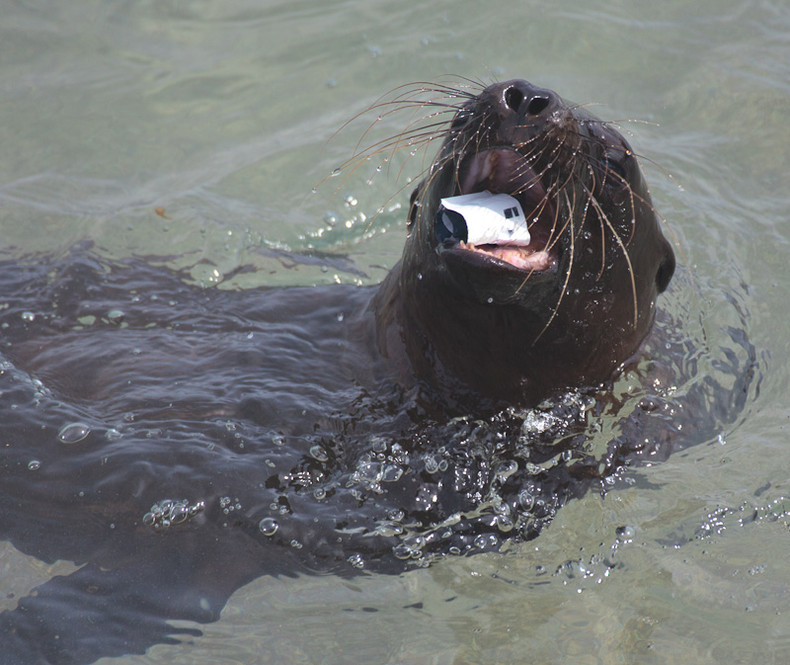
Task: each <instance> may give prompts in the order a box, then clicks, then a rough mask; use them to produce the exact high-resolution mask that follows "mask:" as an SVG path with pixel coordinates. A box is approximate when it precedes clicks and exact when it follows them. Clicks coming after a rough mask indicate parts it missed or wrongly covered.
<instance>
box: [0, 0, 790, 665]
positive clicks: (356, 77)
mask: <svg viewBox="0 0 790 665" xmlns="http://www.w3.org/2000/svg"><path fill="white" fill-rule="evenodd" d="M788 34H790V8H788V7H787V6H786V4H785V3H782V2H778V1H777V2H745V1H732V2H712V1H710V0H709V1H707V2H698V3H695V4H693V5H688V4H686V3H681V2H676V1H675V2H669V3H662V4H660V5H656V4H652V5H648V4H644V3H642V4H638V5H635V6H634V5H628V4H624V3H618V2H593V3H590V2H585V3H581V2H576V1H571V0H567V1H563V2H558V3H553V4H552V5H551V7H548V6H547V5H545V3H538V2H525V3H519V5H518V6H517V7H514V6H512V5H511V4H510V3H500V2H494V3H487V4H486V5H485V6H482V5H480V4H479V3H473V2H468V1H463V2H449V1H448V2H445V1H439V2H433V3H414V2H386V1H376V2H369V1H368V2H359V1H351V2H345V3H340V2H337V3H334V2H333V3H319V2H315V1H314V0H313V1H312V2H309V1H308V2H283V3H275V2H267V3H254V2H243V1H242V0H233V1H230V2H224V3H221V4H216V3H208V2H192V3H175V2H160V3H135V4H130V3H121V2H109V3H108V2H87V1H82V2H74V3H69V4H56V3H45V2H40V3H34V4H30V3H27V4H25V5H24V6H22V5H21V4H19V5H14V6H11V7H7V8H6V9H5V11H4V18H3V24H2V27H0V86H2V91H3V99H4V103H3V105H2V107H0V133H1V136H2V144H3V146H4V150H3V153H2V156H0V229H2V240H1V241H2V244H3V248H4V249H5V250H6V252H7V256H11V257H14V256H16V257H20V258H21V257H23V256H26V255H29V254H30V253H31V252H37V251H46V252H49V253H51V254H53V255H64V254H65V253H67V252H68V251H69V250H70V248H71V247H73V246H74V245H75V244H76V243H78V242H82V241H85V240H89V241H91V242H92V243H93V247H94V251H95V252H96V253H97V254H100V255H102V256H105V257H107V258H109V259H124V258H127V257H131V256H139V255H143V256H150V255H156V256H159V257H161V259H160V260H161V262H163V263H165V264H167V265H170V266H171V267H174V268H185V269H186V270H187V272H188V275H189V277H190V278H191V280H192V281H193V282H194V283H197V284H205V285H207V286H209V287H212V286H213V288H217V287H218V288H231V287H254V286H261V285H266V286H272V285H285V284H287V285H292V284H307V285H309V284H314V283H330V282H335V281H339V282H345V283H355V282H361V283H365V284H367V283H375V282H377V281H378V280H380V279H381V277H382V276H383V275H384V274H385V272H386V270H387V269H388V268H389V267H390V266H392V265H393V264H394V262H395V261H396V260H397V258H398V257H399V255H400V249H401V243H402V237H403V234H404V233H405V227H404V223H403V209H402V207H403V206H404V205H405V204H406V201H407V200H408V192H409V187H408V183H407V182H406V180H405V179H404V177H402V178H401V179H400V180H396V178H395V175H396V173H393V172H392V171H394V170H395V169H390V173H389V174H388V173H387V172H386V171H385V172H382V173H381V174H376V176H375V177H374V178H373V179H372V182H371V183H370V184H368V183H367V180H368V178H369V176H371V175H372V171H373V170H374V169H371V171H370V172H366V171H364V169H362V170H361V171H360V172H359V173H358V174H356V175H355V176H354V177H352V178H350V179H349V180H343V179H342V178H331V179H329V180H328V181H326V182H325V183H323V184H322V185H321V186H319V187H318V191H317V193H316V194H312V193H311V190H312V188H313V187H314V186H316V185H318V184H319V183H320V182H321V181H322V179H323V178H324V177H325V176H326V175H327V174H329V173H331V172H332V170H333V169H334V168H335V167H336V166H337V165H338V164H339V163H342V161H344V160H345V159H346V158H347V157H348V156H349V155H350V154H351V153H352V152H353V151H354V149H355V146H356V143H357V140H358V138H359V136H360V134H361V132H362V131H364V128H365V126H366V124H365V123H362V124H361V125H354V126H353V127H350V128H348V129H347V130H344V131H342V132H341V133H340V134H339V135H336V136H335V135H334V132H335V130H336V129H337V128H338V127H340V126H341V125H342V124H343V123H344V122H345V121H346V120H347V119H348V118H349V117H350V116H352V115H353V114H354V113H356V112H358V111H361V110H362V109H364V108H366V107H367V106H368V105H370V104H371V103H372V102H374V101H375V100H376V99H377V98H378V97H379V95H381V94H382V93H384V92H386V91H387V90H389V89H391V88H394V87H396V86H398V85H401V84H403V83H406V82H409V81H414V80H423V79H429V80H430V79H436V78H437V77H440V76H443V75H447V74H454V75H459V76H466V77H471V78H476V79H482V80H484V81H490V80H493V79H505V78H510V77H523V78H527V79H529V80H531V81H533V82H535V83H537V84H539V85H544V86H547V87H551V88H553V89H555V90H557V91H558V92H559V93H560V94H562V95H563V96H565V97H567V98H570V99H573V100H575V101H578V102H580V103H589V104H591V105H594V106H592V110H593V111H594V112H595V113H596V114H597V115H599V116H602V117H604V118H607V119H611V120H615V121H618V122H619V124H620V127H621V129H622V130H623V131H624V132H625V133H626V134H627V135H628V137H629V140H630V141H631V142H632V144H633V145H634V147H635V149H636V150H637V151H638V152H639V153H640V154H641V155H644V158H643V162H642V163H643V165H644V167H645V169H646V171H647V173H648V178H649V181H650V183H651V187H652V194H653V198H654V202H655V204H656V206H657V208H658V209H659V210H660V211H661V212H662V214H663V215H664V216H665V217H666V219H667V223H668V231H667V232H668V233H669V234H670V235H672V236H674V240H675V242H676V247H677V249H678V257H679V261H680V263H681V264H682V265H681V271H680V275H679V279H677V280H676V282H675V283H674V284H673V287H672V289H671V290H670V294H669V296H668V297H667V298H665V299H663V300H662V306H663V307H665V308H666V309H667V310H668V311H669V313H671V314H672V315H676V316H681V315H682V317H683V318H684V320H685V321H686V322H687V326H688V333H689V335H690V336H693V337H694V338H695V339H705V341H706V344H707V345H708V347H709V348H710V349H713V350H714V351H713V352H712V353H711V354H710V356H709V358H718V357H720V355H721V354H720V353H718V352H717V351H716V350H718V349H722V348H724V349H729V348H731V347H732V346H733V342H732V337H731V335H730V331H731V329H732V328H737V329H739V330H741V331H742V332H744V333H745V335H746V337H747V338H748V340H749V341H750V343H751V344H753V345H754V347H755V349H756V360H757V363H758V365H757V369H756V370H755V371H756V373H757V375H758V377H757V378H758V380H756V381H755V382H753V383H752V384H751V386H752V388H751V391H750V393H749V394H748V395H746V396H745V400H743V401H741V402H738V401H737V400H736V403H741V404H742V405H743V406H742V408H741V409H740V410H739V411H738V413H735V414H729V415H731V416H732V417H724V416H726V415H727V414H724V416H723V417H722V419H721V420H722V422H723V423H724V422H726V423H727V424H726V426H723V427H722V428H721V429H720V431H718V432H716V433H715V435H711V436H710V437H709V438H708V439H706V440H705V441H702V442H699V443H698V444H697V445H694V446H691V447H689V448H686V449H685V450H684V451H683V452H680V453H678V454H675V455H672V456H670V457H669V458H668V459H667V460H664V461H661V462H660V463H657V464H655V465H652V466H648V467H641V468H638V469H634V470H633V471H632V472H630V473H629V474H628V475H627V476H626V478H625V479H624V480H623V481H622V482H621V483H620V484H619V485H617V486H615V487H613V488H611V489H610V491H609V492H608V493H606V494H605V495H604V496H601V495H599V494H595V493H589V494H587V495H586V496H585V497H584V498H582V499H581V500H578V501H573V502H571V503H569V504H568V505H567V506H565V507H564V509H563V510H561V511H560V513H559V515H558V517H557V519H556V520H555V521H554V522H553V523H552V524H551V526H550V527H549V528H548V529H546V530H545V531H544V532H543V533H542V534H541V536H540V537H539V538H538V539H537V540H535V541H532V542H529V543H526V544H523V545H520V546H518V547H516V548H514V549H513V550H512V551H509V552H507V553H503V554H499V553H489V554H483V555H479V556H473V557H467V558H453V559H449V560H445V561H442V562H440V563H439V564H438V565H435V566H433V567H431V568H428V569H425V570H416V571H410V572H408V573H406V574H403V575H400V576H379V575H371V576H364V577H360V578H355V579H353V580H344V579H341V578H338V577H333V576H325V577H313V576H303V577H298V578H295V579H293V578H281V579H278V578H274V577H262V578H259V579H257V580H255V581H254V582H252V583H250V584H249V585H247V586H246V587H244V588H242V589H241V590H239V591H238V592H237V593H236V594H235V595H234V596H233V597H232V598H231V600H230V602H229V603H228V605H227V606H226V607H225V609H224V611H223V616H222V619H221V620H220V621H219V622H218V623H215V624H210V625H208V626H204V627H202V629H203V632H204V636H203V637H200V638H196V639H194V640H193V641H192V643H190V644H182V645H160V646H156V647H154V648H152V649H151V650H150V651H149V653H148V654H147V655H146V656H128V657H123V658H119V659H115V660H112V659H107V660H105V661H103V662H104V663H107V664H109V663H110V662H117V663H199V662H207V663H208V662H211V663H256V662H262V663H319V662H320V663H345V662H380V663H424V662H434V663H465V662H470V663H471V662H474V663H495V662H514V663H521V662H524V663H538V662H540V663H544V662H545V663H578V664H586V663H609V662H641V663H652V662H655V663H694V664H706V663H736V662H743V661H746V662H786V661H787V660H788V658H790V620H788V613H787V603H788V598H790V596H789V595H788V593H789V591H788V580H790V566H789V565H788V563H787V557H786V551H787V540H788V517H787V514H786V512H787V510H788V509H790V503H788V501H790V500H788V499H786V498H785V497H786V496H787V495H788V488H787V484H788V480H787V474H786V473H785V472H784V469H786V468H787V467H788V463H790V453H788V452H787V451H786V448H787V445H786V444H787V428H788V422H789V421H788V418H790V409H788V406H787V395H788V379H789V378H790V371H788V369H787V366H786V363H785V362H783V359H784V358H786V357H787V356H788V351H790V349H789V348H788V346H790V344H789V343H788V336H787V334H786V329H787V316H786V299H787V298H786V293H787V289H788V286H789V284H788V278H787V277H786V264H787V257H788V249H789V247H788V246H789V245H790V232H788V227H787V224H786V220H787V213H786V211H787V210H788V209H790V200H788V199H789V198H790V194H789V193H788V189H787V186H786V183H787V174H788V166H790V164H789V161H790V160H789V157H790V144H789V143H788V142H787V141H785V140H784V139H783V138H782V137H783V136H784V135H785V134H786V131H785V124H786V119H787V117H790V84H788V81H790V71H788V70H789V69H790V64H788V63H790V44H788V37H787V35H788ZM407 121H408V120H407ZM403 123H404V120H403V119H402V118H400V119H399V118H395V117H392V118H389V117H388V118H386V119H385V120H383V121H382V123H380V124H381V125H382V127H381V132H382V135H383V134H386V133H387V132H390V133H394V132H397V131H399V130H400V129H402V127H403ZM419 159H420V158H419V157H418V158H416V160H415V161H413V162H412V164H414V166H415V168H414V172H417V171H419V170H420V168H421V165H420V162H419ZM408 175H409V174H408V173H407V172H404V176H408ZM398 205H400V206H401V208H400V209H398ZM380 207H384V208H385V211H384V212H383V213H381V214H378V215H376V211H377V210H378V209H379V208H380ZM374 216H375V220H374V221H373V223H370V220H371V218H373V217H374ZM335 220H336V221H335ZM279 250H288V251H291V252H304V251H308V250H314V251H318V252H321V253H324V252H325V253H328V254H329V255H330V257H329V258H328V259H326V260H324V261H320V262H317V263H316V262H312V263H311V262H306V263H294V262H293V261H290V260H287V259H286V258H284V257H283V255H282V254H280V253H279ZM240 266H250V267H253V268H255V270H245V271H243V272H241V273H238V272H236V270H237V269H238V268H239V267H240ZM706 362H707V363H708V364H707V365H706ZM716 371H717V368H716V367H715V366H712V364H711V361H710V360H705V359H704V358H703V361H702V363H701V365H700V367H699V372H700V373H701V375H703V376H704V375H705V374H706V373H709V374H713V373H714V372H716ZM690 436H691V437H692V438H693V434H691V435H690ZM624 526H627V527H628V530H627V531H625V532H623V531H622V530H620V531H618V529H622V527H624ZM623 534H625V536H626V537H623ZM607 556H608V557H612V556H613V557H614V558H615V559H616V561H617V566H616V567H614V568H609V567H607V566H604V565H601V564H600V563H599V562H600V561H601V560H602V559H603V557H607ZM0 566H1V567H2V568H1V570H2V577H1V578H0V579H1V580H2V590H3V592H4V594H3V596H4V598H3V600H2V601H0V602H1V603H2V607H3V608H10V607H13V606H14V605H15V602H16V599H17V598H19V597H22V596H24V595H27V594H28V593H29V592H30V590H31V589H33V588H34V587H35V586H37V585H38V584H40V583H42V582H44V581H46V580H48V579H50V578H51V577H53V576H55V575H59V574H68V573H70V572H71V571H72V570H73V569H74V566H73V564H70V563H68V562H66V561H58V562H57V563H54V564H52V565H45V564H43V563H41V562H40V561H38V560H37V559H34V558H32V557H27V556H25V555H23V554H21V553H19V552H18V551H16V550H15V549H14V548H13V547H12V546H10V545H9V544H3V546H2V548H1V549H0ZM189 627H192V626H191V625H190V626H189Z"/></svg>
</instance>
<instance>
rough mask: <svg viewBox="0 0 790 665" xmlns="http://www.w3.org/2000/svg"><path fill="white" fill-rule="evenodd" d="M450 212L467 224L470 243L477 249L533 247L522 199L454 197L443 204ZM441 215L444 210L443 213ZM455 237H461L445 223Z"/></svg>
mask: <svg viewBox="0 0 790 665" xmlns="http://www.w3.org/2000/svg"><path fill="white" fill-rule="evenodd" d="M441 204H442V206H443V207H444V208H445V209H447V210H452V211H453V212H455V213H458V214H459V215H460V216H461V217H462V218H463V221H464V222H465V224H466V231H467V238H466V242H468V243H471V244H473V245H486V244H499V245H502V244H509V245H529V240H530V236H529V229H528V228H527V220H526V218H525V217H524V211H523V210H522V209H521V204H520V203H519V202H518V199H515V198H513V197H512V196H509V195H508V194H492V193H491V192H489V191H483V192H476V193H474V194H463V195H461V196H451V197H448V198H446V199H442V200H441ZM439 212H440V213H441V208H440V209H439ZM444 224H445V226H447V230H448V231H449V232H450V234H451V235H455V236H457V235H458V229H455V228H452V225H451V223H450V221H449V220H446V219H445V220H444Z"/></svg>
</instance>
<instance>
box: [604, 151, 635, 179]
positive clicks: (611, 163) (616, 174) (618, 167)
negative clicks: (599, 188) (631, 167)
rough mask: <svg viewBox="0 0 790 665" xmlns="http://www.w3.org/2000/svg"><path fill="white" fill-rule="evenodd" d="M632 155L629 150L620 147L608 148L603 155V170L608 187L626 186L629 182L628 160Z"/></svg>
mask: <svg viewBox="0 0 790 665" xmlns="http://www.w3.org/2000/svg"><path fill="white" fill-rule="evenodd" d="M630 157H631V153H630V151H628V150H624V149H622V148H620V147H617V148H606V150H604V153H603V156H602V157H601V171H602V179H603V183H604V185H606V186H607V187H616V188H620V187H625V186H626V185H627V184H628V166H627V160H628V159H629V158H630Z"/></svg>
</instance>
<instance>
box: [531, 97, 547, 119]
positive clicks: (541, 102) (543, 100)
mask: <svg viewBox="0 0 790 665" xmlns="http://www.w3.org/2000/svg"><path fill="white" fill-rule="evenodd" d="M550 101H551V100H550V99H549V98H548V97H546V96H544V95H535V96H534V97H533V98H532V99H530V100H529V104H527V113H528V114H529V115H540V114H541V113H542V112H543V111H545V110H546V107H547V106H548V105H549V102H550Z"/></svg>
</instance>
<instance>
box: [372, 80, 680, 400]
mask: <svg viewBox="0 0 790 665" xmlns="http://www.w3.org/2000/svg"><path fill="white" fill-rule="evenodd" d="M459 94H460V93H459ZM443 135H444V137H445V139H444V143H443V145H442V147H441V149H440V151H439V155H438V157H437V158H436V160H435V162H434V163H433V165H432V166H431V167H430V170H429V172H428V174H427V177H426V178H425V179H424V180H423V182H422V183H421V184H420V185H419V186H418V187H417V188H416V189H415V190H414V193H413V194H412V198H411V207H410V210H409V235H408V238H407V241H406V245H405V248H404V251H403V258H402V260H401V262H400V263H399V264H398V265H397V266H396V267H395V268H394V269H393V270H392V272H391V273H390V274H389V276H388V277H387V278H386V280H385V281H384V283H383V284H382V286H381V288H380V290H379V293H378V294H377V296H376V301H375V307H376V313H377V317H378V321H379V332H380V335H381V339H382V347H383V353H384V354H385V355H389V354H393V355H396V354H397V351H395V350H394V349H393V347H397V346H398V345H399V344H401V343H402V344H403V346H404V347H405V352H406V353H407V355H408V357H409V360H410V363H411V366H412V368H413V371H414V373H415V374H416V375H417V376H419V377H420V378H423V379H425V380H427V381H428V382H429V383H430V384H431V385H432V386H433V387H434V388H436V389H438V390H439V391H441V392H444V393H447V392H451V393H452V394H453V396H454V397H455V398H456V399H458V398H459V397H461V396H463V395H469V396H470V397H471V399H470V400H462V401H467V402H469V401H471V402H475V401H476V400H479V397H480V395H483V396H486V397H491V398H495V399H497V400H499V401H505V402H509V403H533V404H534V403H536V402H537V401H539V400H540V399H543V398H545V397H546V396H548V395H550V394H552V393H556V392H558V391H560V390H563V389H567V388H571V387H579V386H593V385H597V384H600V383H602V382H604V381H606V380H608V379H610V378H611V377H612V374H613V372H614V371H615V370H616V369H617V368H618V367H621V366H622V365H623V363H624V362H626V361H627V360H628V359H629V358H631V357H632V356H633V355H634V354H635V353H636V352H637V350H638V348H639V345H640V344H641V343H642V340H643V339H644V338H645V335H646V334H647V332H648V331H649V330H650V326H651V324H652V322H653V316H654V308H655V301H656V296H657V294H659V293H661V292H662V291H664V289H666V287H667V285H668V284H669V281H670V279H671V277H672V274H673V272H674V269H675V258H674V253H673V251H672V247H671V245H670V244H669V242H667V240H666V239H665V238H664V236H663V234H662V232H661V227H660V222H659V220H658V218H657V215H656V213H655V210H654V208H653V205H652V203H651V200H650V194H649V192H648V190H647V186H646V184H645V180H644V178H643V177H642V173H641V171H640V168H639V165H638V163H637V160H636V157H635V156H634V153H633V150H632V149H631V147H630V146H629V144H628V142H627V141H626V140H625V139H624V138H623V136H622V135H621V134H620V133H619V132H617V131H616V130H615V129H614V128H613V127H611V126H610V125H608V124H606V123H604V122H602V121H600V120H598V119H597V118H595V117H593V116H592V115H590V114H588V113H587V112H586V111H585V110H584V109H582V108H581V107H579V106H577V105H574V104H569V103H566V102H564V101H563V100H562V99H561V98H560V97H559V96H558V95H557V94H556V93H555V92H553V91H551V90H546V89H544V88H538V87H535V86H533V85H532V84H530V83H527V82H526V81H519V80H513V81H506V82H504V83H496V84H494V85H490V86H488V87H487V88H485V89H484V90H482V92H480V93H479V94H476V95H472V94H469V95H466V98H465V99H464V101H463V103H462V104H461V106H460V108H458V110H457V112H456V114H455V117H454V119H453V120H452V122H451V124H450V125H449V127H448V128H447V129H446V130H445V131H444V132H443ZM484 190H487V191H489V192H491V193H504V194H509V195H511V196H512V197H514V198H516V199H517V200H518V201H519V202H520V203H521V208H522V209H523V211H524V213H525V214H526V216H527V219H528V220H529V224H528V226H529V233H530V235H531V242H530V243H529V245H527V246H523V245H511V244H509V243H508V241H507V240H506V239H504V238H503V239H502V241H501V242H488V243H486V244H484V245H482V246H475V245H474V244H471V243H467V242H465V241H464V240H463V239H461V238H459V237H457V236H453V235H450V236H449V237H444V239H440V238H439V237H437V230H441V231H445V229H444V228H443V227H442V226H441V225H439V227H438V229H437V212H438V211H439V208H440V202H441V200H442V199H444V198H446V197H453V196H458V195H466V194H470V193H475V192H481V191H484ZM445 234H446V232H445ZM390 325H396V326H397V327H398V329H399V331H400V335H399V337H398V336H395V335H393V334H392V332H391V331H390V330H389V326H390ZM448 389H449V390H448Z"/></svg>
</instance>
